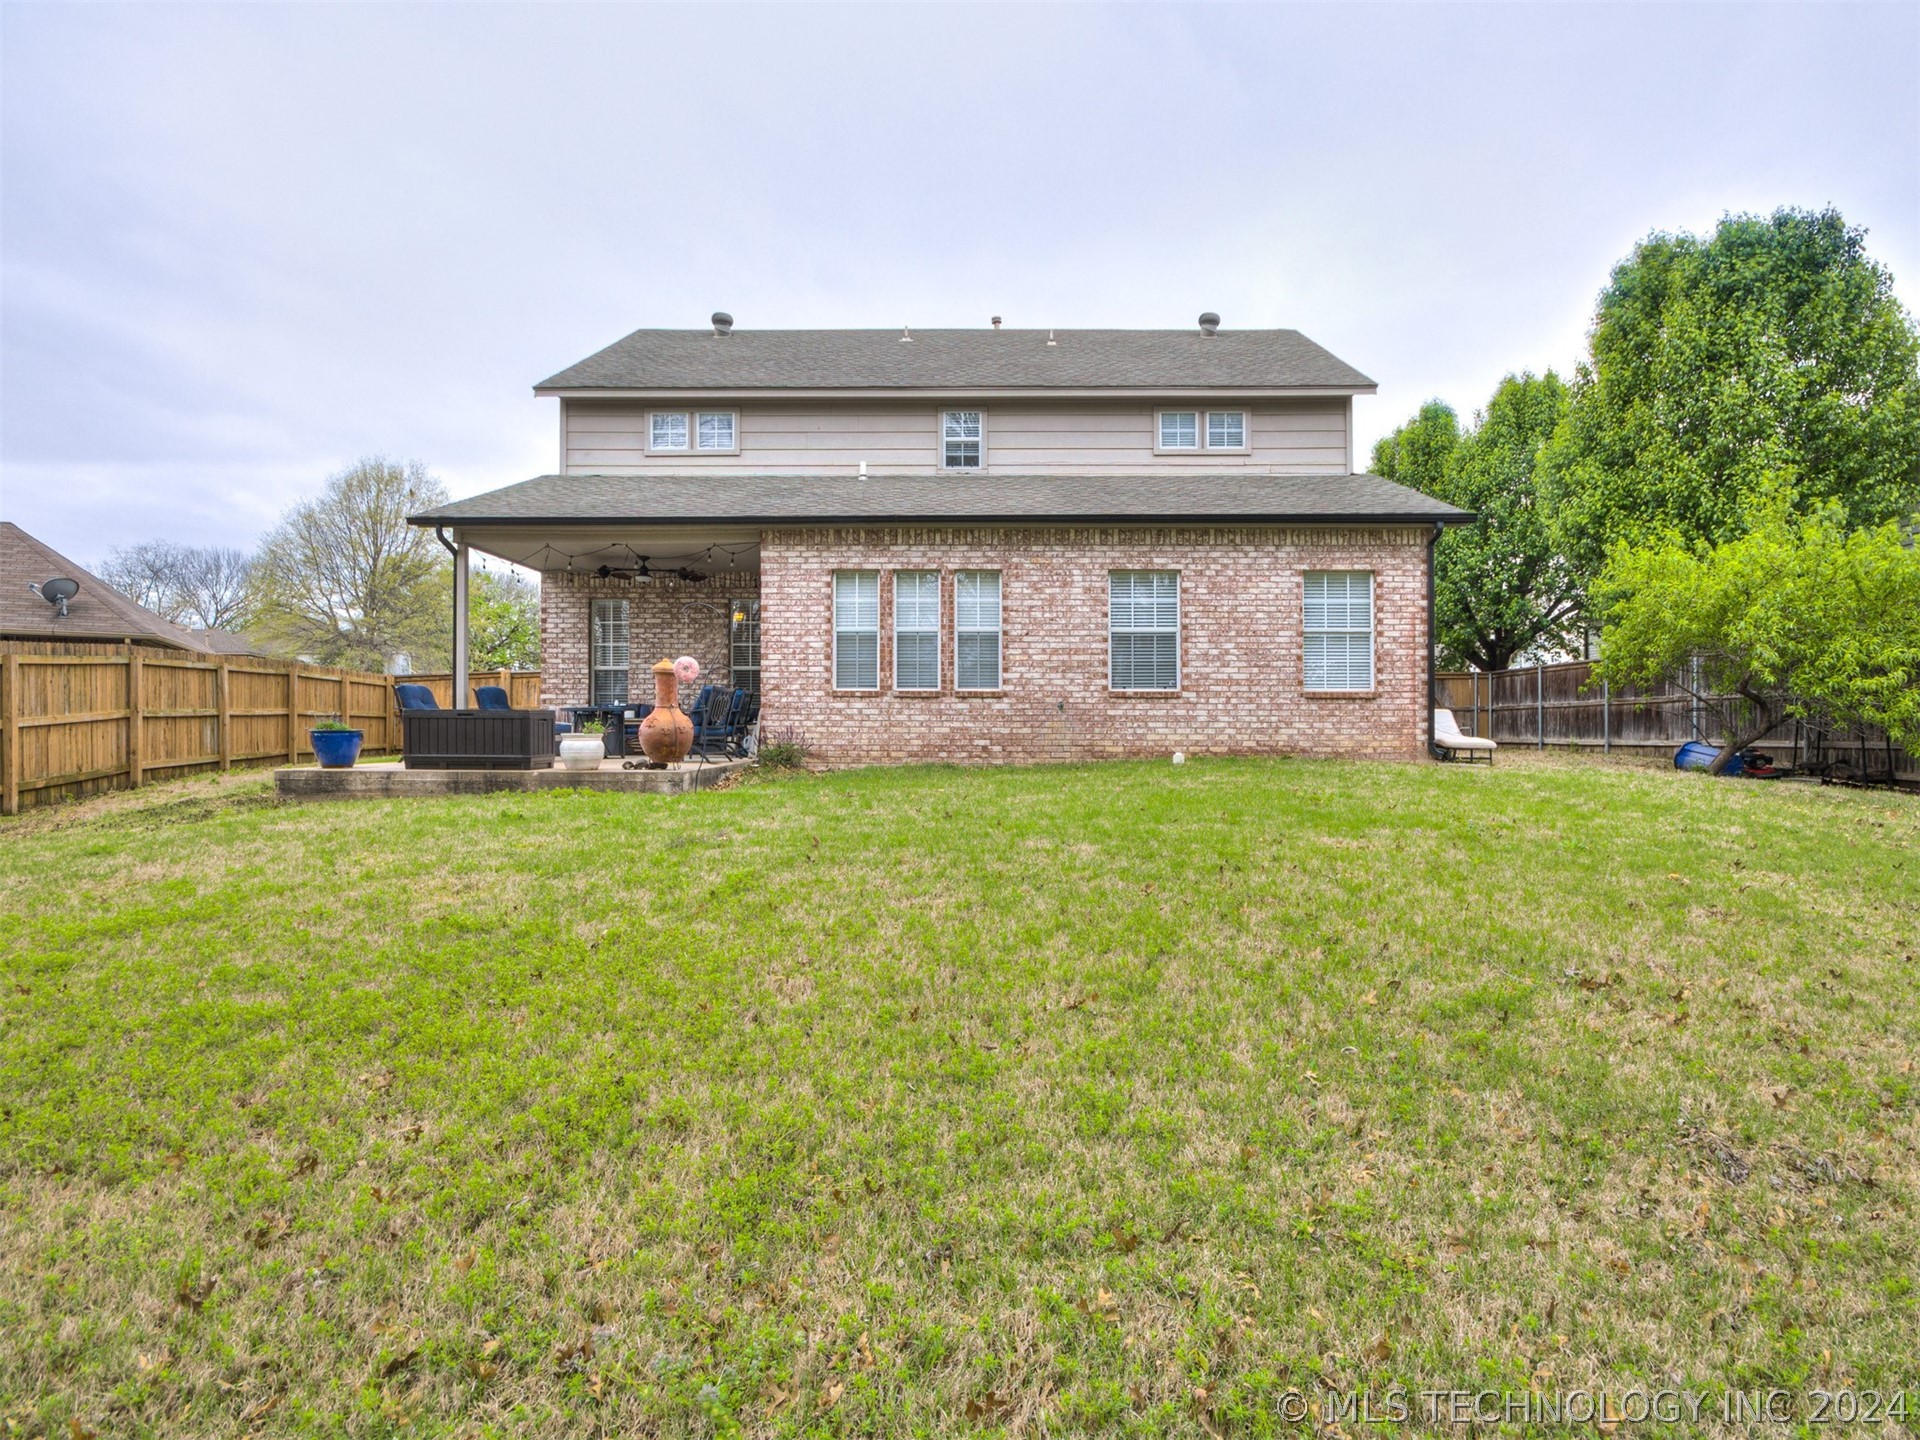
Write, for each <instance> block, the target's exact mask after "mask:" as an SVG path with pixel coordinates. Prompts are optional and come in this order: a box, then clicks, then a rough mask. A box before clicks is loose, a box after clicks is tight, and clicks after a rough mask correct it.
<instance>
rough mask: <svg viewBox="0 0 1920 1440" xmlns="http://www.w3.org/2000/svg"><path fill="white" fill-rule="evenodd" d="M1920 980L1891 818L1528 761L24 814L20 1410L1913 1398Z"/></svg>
mask: <svg viewBox="0 0 1920 1440" xmlns="http://www.w3.org/2000/svg"><path fill="white" fill-rule="evenodd" d="M1916 953H1920V802H1917V801H1916V800H1915V799H1913V798H1912V797H1902V796H1889V795H1886V794H1873V793H1863V792H1846V791H1839V790H1820V789H1812V788H1788V787H1784V786H1767V785H1763V784H1757V783H1752V782H1742V781H1718V782H1716V781H1710V780H1707V779H1705V778H1704V777H1701V776H1697V775H1679V774H1675V773H1673V772H1671V771H1658V770H1654V769H1636V768H1628V767H1622V766H1608V765H1603V764H1600V763H1597V762H1589V763H1587V764H1585V765H1581V764H1578V763H1570V762H1555V761H1537V760H1533V759H1532V758H1531V757H1520V759H1519V762H1518V763H1512V764H1509V763H1506V762H1504V761H1503V763H1502V765H1501V767H1500V768H1498V769H1496V770H1494V771H1492V772H1488V771H1486V770H1484V769H1480V770H1473V771H1469V770H1467V769H1464V768H1461V767H1444V768H1443V767H1439V766H1417V767H1413V766H1398V765H1385V764H1376V765H1346V764H1320V763H1305V762H1286V761H1276V762H1264V761H1221V760H1203V761H1199V762H1196V763H1193V764H1190V765H1187V766H1185V767H1183V768H1178V769H1176V768H1174V767H1171V766H1168V765H1165V764H1164V763H1162V764H1154V765H1149V764H1138V765H1135V764H1118V765H1101V766H1084V767H1072V768H1045V769H1000V770H953V769H940V768H922V769H902V770H873V771H862V772H848V773H839V774H833V775H828V776H824V777H810V776H804V775H802V776H794V777H791V778H784V779H755V780H753V781H750V782H749V783H746V784H743V785H740V786H738V787H737V788H734V789H732V790H727V791H721V792H713V793H701V794H697V795H692V796H687V797H683V798H673V799H663V798H657V797H647V796H602V795H589V794H581V793H568V792H554V793H547V794H542V795H519V796H508V795H501V796H492V797H482V798H468V799H447V800H429V801H398V802H366V803H334V804H319V805H308V806H296V807H289V806H281V805H277V804H275V803H273V802H272V801H271V799H270V798H269V795H268V792H267V790H266V788H265V785H264V782H262V781H259V780H257V779H239V780H234V781H229V782H224V783H220V784H208V783H200V784H188V785H179V786H174V787H170V788H166V789H163V790H160V791H155V792H151V793H150V794H146V795H143V796H142V797H139V798H138V799H133V798H126V797H123V798H121V799H118V800H114V801H107V802H93V803H90V804H89V805H85V806H80V807H76V808H74V809H71V810H68V811H65V812H58V813H53V814H48V815H41V816H37V817H33V816H30V817H28V818H26V819H23V820H20V821H17V822H7V824H6V825H5V826H0V990H3V993H0V1433H4V1434H5V1435H6V1436H19V1435H35V1434H46V1435H57V1436H59V1437H62V1440H69V1437H71V1440H80V1437H83V1436H85V1435H87V1434H90V1433H93V1434H99V1435H102V1436H108V1435H113V1436H118V1435H136V1434H156V1435H157V1434H164V1435H196V1436H220V1435H228V1436H238V1435H242V1434H256V1435H263V1436H264V1435H309V1434H324V1435H353V1436H375V1435H402V1434H406V1435H412V1434H418V1435H463V1434H474V1435H555V1436H558V1435H569V1436H571V1435H589V1434H605V1435H621V1436H634V1435H651V1434H659V1435H708V1434H733V1433H746V1434H780V1435H787V1434H792V1435H800V1434H807V1435H936V1434H939V1435H944V1434H959V1433H992V1432H995V1431H1005V1432H1006V1433H1009V1434H1013V1433H1025V1434H1028V1435H1039V1434H1046V1435H1073V1434H1092V1433H1106V1434H1116V1435H1128V1434H1134V1435H1163V1434H1190V1435H1194V1436H1223V1435H1243V1434H1265V1433H1287V1432H1292V1431H1294V1430H1296V1429H1298V1428H1300V1427H1298V1426H1296V1425H1295V1424H1293V1423H1292V1422H1291V1420H1290V1419H1289V1418H1288V1417H1289V1414H1290V1409H1289V1407H1290V1406H1291V1405H1292V1404H1293V1403H1294V1402H1293V1401H1291V1400H1290V1399H1289V1398H1288V1397H1289V1396H1290V1395H1291V1394H1296V1393H1297V1394H1300V1395H1304V1396H1310V1397H1313V1399H1314V1401H1315V1403H1316V1404H1319V1403H1321V1401H1322V1400H1323V1399H1324V1398H1325V1397H1326V1396H1328V1395H1329V1394H1339V1393H1348V1392H1351V1391H1353V1390H1357V1389H1365V1390H1367V1391H1369V1392H1371V1393H1373V1394H1375V1395H1385V1394H1386V1393H1387V1392H1388V1391H1389V1388H1390V1387H1391V1386H1393V1385H1395V1384H1399V1385H1403V1386H1405V1387H1406V1388H1407V1389H1408V1390H1409V1391H1411V1392H1415V1393H1416V1394H1417V1392H1418V1391H1420V1390H1422V1389H1449V1390H1451V1389H1459V1388H1470V1389H1475V1390H1480V1389H1509V1390H1513V1391H1516V1392H1525V1391H1527V1390H1528V1388H1529V1387H1530V1386H1533V1387H1537V1388H1540V1389H1541V1390H1542V1391H1543V1392H1546V1393H1552V1392H1559V1391H1565V1390H1568V1389H1571V1388H1574V1387H1578V1386H1589V1385H1601V1384H1604V1385H1608V1386H1612V1387H1615V1388H1617V1389H1626V1388H1631V1387H1635V1386H1639V1387H1642V1388H1657V1387H1659V1386H1686V1387H1698V1388H1701V1389H1706V1390H1709V1391H1715V1392H1717V1391H1719V1390H1721V1389H1722V1388H1724V1387H1728V1386H1737V1387H1742V1388H1756V1387H1768V1386H1779V1387H1784V1388H1788V1389H1790V1390H1793V1391H1795V1392H1796V1393H1801V1392H1805V1391H1809V1390H1813V1389H1821V1388H1826V1389H1841V1388H1846V1387H1852V1388H1855V1389H1868V1388H1873V1389H1878V1390H1880V1391H1881V1392H1883V1393H1884V1392H1890V1391H1893V1390H1895V1389H1899V1388H1901V1387H1905V1388H1906V1389H1907V1390H1909V1391H1913V1390H1915V1388H1916V1387H1917V1386H1920V1366H1916V1364H1915V1360H1914V1357H1915V1354H1916V1351H1917V1350H1920V1344H1917V1343H1916V1336H1920V1294H1916V1289H1915V1284H1916V1282H1915V1274H1916V1270H1920V1250H1917V1248H1916V1246H1917V1244H1920V1223H1917V1222H1916V1215H1915V1204H1916V1198H1917V1196H1916V1192H1917V1189H1920V1185H1917V1183H1916V1182H1920V1152H1917V1150H1916V1146H1917V1145H1920V1124H1917V1123H1916V1113H1917V1109H1920V1074H1916V1057H1917V1056H1920V984H1917V983H1916V974H1917V972H1916V965H1915V956H1916ZM1909 1403H1910V1405H1911V1407H1912V1412H1913V1413H1912V1418H1910V1419H1909V1421H1908V1422H1907V1424H1906V1426H1905V1427H1904V1428H1905V1429H1906V1431H1907V1432H1908V1433H1912V1432H1913V1431H1915V1430H1916V1429H1920V1394H1914V1395H1913V1396H1912V1397H1911V1400H1910V1402H1909ZM1321 1414H1322V1415H1323V1416H1325V1415H1326V1412H1325V1411H1324V1410H1323V1411H1322V1412H1321ZM1419 1419H1420V1415H1419V1412H1418V1411H1417V1410H1416V1412H1415V1420H1416V1422H1417V1421H1418V1420H1419ZM1709 1419H1711V1417H1709ZM1343 1425H1344V1427H1345V1429H1346V1431H1347V1433H1349V1434H1352V1433H1356V1432H1357V1431H1358V1430H1359V1429H1362V1428H1364V1427H1360V1426H1356V1425H1354V1424H1353V1423H1352V1421H1351V1420H1345V1421H1343ZM1408 1428H1413V1429H1419V1428H1423V1427H1421V1426H1419V1425H1418V1424H1417V1423H1416V1424H1415V1425H1414V1426H1412V1427H1400V1429H1399V1431H1398V1432H1397V1433H1406V1430H1407V1429H1408ZM1585 1428H1586V1429H1587V1431H1588V1432H1589V1433H1592V1431H1593V1427H1591V1426H1589V1427H1585ZM1660 1428H1661V1427H1659V1426H1638V1427H1629V1429H1630V1431H1631V1433H1634V1434H1649V1433H1657V1432H1658V1431H1659V1430H1660ZM1690 1428H1692V1429H1693V1430H1694V1431H1696V1432H1698V1431H1699V1430H1703V1429H1710V1428H1713V1427H1712V1426H1711V1425H1710V1424H1709V1423H1706V1422H1703V1423H1702V1424H1700V1425H1696V1426H1693V1427H1690ZM1902 1428H1903V1427H1902V1426H1900V1425H1899V1424H1894V1425H1891V1426H1889V1425H1885V1424H1883V1425H1881V1426H1878V1427H1876V1428H1874V1429H1873V1430H1872V1431H1871V1432H1870V1433H1873V1434H1876V1435H1887V1434H1899V1433H1901V1430H1902ZM1450 1433H1453V1434H1456V1435H1461V1434H1464V1433H1466V1432H1465V1431H1464V1430H1460V1429H1455V1430H1452V1431H1451V1432H1450ZM1775 1433H1782V1434H1784V1433H1786V1432H1785V1431H1784V1430H1781V1431H1777V1432H1775Z"/></svg>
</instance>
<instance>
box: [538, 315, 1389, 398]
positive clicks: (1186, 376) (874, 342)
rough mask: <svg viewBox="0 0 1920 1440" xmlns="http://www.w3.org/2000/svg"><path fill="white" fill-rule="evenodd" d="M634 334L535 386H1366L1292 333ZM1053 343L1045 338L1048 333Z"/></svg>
mask: <svg viewBox="0 0 1920 1440" xmlns="http://www.w3.org/2000/svg"><path fill="white" fill-rule="evenodd" d="M911 333H912V335H913V339H912V341H911V342H908V341H905V340H902V339H901V334H902V332H901V331H898V330H735V331H733V332H732V333H730V334H727V335H716V334H715V333H713V332H712V331H710V330H636V331H634V332H633V333H632V334H631V335H629V336H627V337H626V338H625V339H624V340H616V341H615V342H614V343H613V344H611V345H609V346H607V348H606V349H604V350H602V351H600V352H599V353H597V354H594V355H590V356H588V357H587V358H586V359H585V360H582V361H581V362H580V363H579V364H577V365H570V366H568V367H567V368H566V369H565V370H562V371H561V372H560V373H559V374H558V375H553V376H550V377H549V378H547V379H545V380H542V381H541V382H540V383H539V384H538V385H536V386H535V387H534V389H535V391H536V393H548V392H554V391H583V390H655V391H659V390H715V391H754V390H773V391H790V390H901V391H940V392H954V391H966V390H985V391H1022V390H1033V391H1046V390H1127V391H1151V392H1154V393H1166V392H1178V391H1182V390H1205V391H1221V390H1226V391H1238V392H1253V391H1266V390H1334V391H1339V392H1343V393H1346V392H1353V391H1360V390H1372V389H1373V388H1374V383H1373V381H1372V380H1370V379H1368V378H1367V377H1366V376H1365V375H1362V374H1361V373H1360V372H1359V371H1358V370H1356V369H1354V368H1353V367H1352V366H1351V365H1349V364H1347V363H1346V361H1344V360H1341V359H1339V358H1337V357H1336V356H1334V355H1332V354H1329V353H1328V352H1327V351H1325V350H1323V349H1321V348H1320V346H1318V345H1316V344H1314V343H1313V341H1311V340H1309V339H1308V338H1307V337H1306V336H1304V335H1302V334H1301V333H1300V332H1299V331H1298V330H1222V331H1220V332H1219V333H1217V334H1214V335H1205V334H1202V333H1201V332H1200V331H1198V330H1192V331H1187V330H1057V331H1056V330H915V331H912V332H911ZM1050 338H1051V340H1052V342H1053V343H1051V344H1049V343H1048V342H1049V339H1050Z"/></svg>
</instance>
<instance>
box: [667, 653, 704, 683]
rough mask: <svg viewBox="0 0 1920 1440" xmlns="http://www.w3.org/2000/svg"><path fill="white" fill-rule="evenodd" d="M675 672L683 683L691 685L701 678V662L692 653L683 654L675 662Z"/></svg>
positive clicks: (675, 676) (675, 675)
mask: <svg viewBox="0 0 1920 1440" xmlns="http://www.w3.org/2000/svg"><path fill="white" fill-rule="evenodd" d="M673 674H674V678H675V679H677V680H678V681H679V682H680V683H681V684H682V685H691V684H692V683H693V682H694V681H696V680H698V679H699V678H700V662H699V661H698V660H696V659H694V658H693V657H692V656H691V655H682V656H681V657H680V658H679V659H678V660H676V661H674V662H673Z"/></svg>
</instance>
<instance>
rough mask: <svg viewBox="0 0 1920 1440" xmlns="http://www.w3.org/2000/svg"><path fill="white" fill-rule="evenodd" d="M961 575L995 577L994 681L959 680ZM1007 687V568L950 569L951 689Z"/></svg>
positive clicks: (996, 690) (979, 691)
mask: <svg viewBox="0 0 1920 1440" xmlns="http://www.w3.org/2000/svg"><path fill="white" fill-rule="evenodd" d="M983 428H984V427H983ZM962 575H992V576H994V577H995V578H996V579H997V580H998V581H999V592H1000V593H999V604H998V605H997V607H996V614H995V618H994V627H993V630H992V632H991V633H992V635H993V637H994V640H995V642H996V650H997V653H998V657H999V663H998V664H996V665H995V666H994V672H995V674H997V675H998V676H999V677H1000V683H999V684H998V685H962V684H961V683H960V577H961V576H962ZM987 633H989V632H987V631H985V630H981V629H978V628H974V627H969V628H968V630H967V634H969V635H985V634H987ZM1006 688H1007V572H1006V571H1005V570H995V569H991V568H985V567H982V566H977V565H976V566H969V567H967V568H966V569H963V570H955V571H954V572H953V693H954V694H956V695H998V694H1000V693H1001V692H1003V691H1004V690H1005V689H1006Z"/></svg>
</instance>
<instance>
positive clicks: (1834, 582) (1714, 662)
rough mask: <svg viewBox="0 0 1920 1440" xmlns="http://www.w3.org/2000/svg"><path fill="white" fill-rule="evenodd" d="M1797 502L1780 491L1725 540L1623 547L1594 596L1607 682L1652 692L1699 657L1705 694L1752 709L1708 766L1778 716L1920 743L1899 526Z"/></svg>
mask: <svg viewBox="0 0 1920 1440" xmlns="http://www.w3.org/2000/svg"><path fill="white" fill-rule="evenodd" d="M1791 506H1792V497H1791V494H1790V492H1789V490H1788V488H1787V487H1786V486H1785V485H1784V484H1782V485H1780V486H1779V487H1778V488H1777V489H1775V490H1772V491H1763V492H1762V494H1761V496H1760V497H1759V498H1758V499H1757V501H1756V502H1755V504H1754V505H1753V506H1752V507H1751V508H1750V516H1749V523H1748V528H1747V529H1746V531H1745V533H1743V534H1741V535H1739V536H1738V537H1736V538H1734V539H1732V540H1727V541H1723V542H1721V543H1720V544H1718V545H1712V546H1709V545H1706V544H1704V543H1699V542H1696V543H1694V544H1691V545H1690V544H1688V543H1686V542H1685V541H1683V540H1681V539H1679V538H1678V537H1677V536H1670V537H1668V538H1666V539H1663V540H1659V541H1655V542H1652V543H1649V544H1646V545H1642V546H1638V547H1634V546H1628V545H1626V544H1624V543H1623V544H1621V545H1618V546H1616V547H1615V549H1614V552H1613V554H1612V556H1611V557H1610V558H1609V560H1608V563H1607V566H1606V568H1605V569H1604V570H1603V571H1602V573H1601V575H1600V578H1599V581H1598V583H1597V584H1596V586H1595V598H1596V600H1597V601H1598V602H1599V605H1600V607H1601V609H1602V612H1603V613H1604V615H1605V617H1606V634H1605V638H1604V643H1603V645H1602V647H1601V658H1600V665H1599V673H1600V674H1601V675H1602V676H1605V677H1606V678H1609V679H1611V680H1613V681H1614V682H1615V683H1616V684H1618V683H1621V682H1627V683H1636V684H1638V683H1646V682H1649V681H1654V680H1659V679H1662V678H1664V677H1667V676H1672V675H1682V676H1684V675H1686V674H1687V673H1689V670H1690V666H1689V662H1690V661H1697V662H1699V663H1700V665H1701V667H1702V668H1701V676H1702V679H1703V680H1704V682H1705V686H1706V690H1707V692H1718V693H1721V694H1735V695H1739V696H1741V697H1743V698H1744V699H1745V700H1746V702H1747V704H1746V706H1745V707H1744V710H1743V711H1742V713H1737V714H1734V715H1731V716H1729V717H1728V725H1727V728H1728V732H1729V733H1728V735H1727V743H1726V745H1725V747H1724V748H1723V749H1722V751H1721V753H1720V756H1719V758H1718V760H1716V761H1715V762H1714V768H1715V769H1716V770H1718V769H1720V768H1721V767H1723V766H1724V765H1725V764H1726V763H1727V761H1728V760H1729V759H1730V758H1731V757H1732V756H1733V755H1735V754H1737V753H1738V752H1739V751H1740V750H1741V749H1743V748H1744V747H1746V746H1747V745H1750V744H1752V743H1753V742H1754V741H1755V740H1758V739H1759V738H1760V737H1761V736H1762V735H1764V734H1766V733H1767V731H1768V730H1771V729H1772V728H1773V727H1774V725H1775V724H1777V723H1778V722H1779V720H1780V717H1781V715H1782V714H1783V713H1785V714H1794V715H1801V716H1806V717H1808V718H1811V719H1814V720H1816V721H1822V722H1827V723H1832V724H1838V725H1854V724H1861V723H1865V724H1870V725H1878V726H1881V727H1882V728H1884V729H1885V730H1886V731H1887V733H1888V734H1889V735H1890V736H1891V737H1892V738H1893V740H1894V741H1895V743H1897V744H1900V745H1904V746H1907V747H1908V748H1915V747H1920V550H1916V549H1915V548H1914V545H1913V539H1912V536H1911V535H1910V534H1908V533H1907V532H1906V531H1905V530H1904V529H1903V527H1901V526H1899V525H1896V524H1891V523H1890V524H1886V525H1879V526H1874V527H1871V528H1868V529H1860V530H1850V529H1849V528H1848V526H1847V523H1846V517H1845V514H1844V512H1843V511H1842V509H1841V507H1840V505H1839V504H1838V503H1837V502H1834V501H1829V502H1828V503H1826V504H1825V505H1823V506H1821V507H1819V508H1818V509H1816V510H1815V511H1814V512H1813V513H1811V514H1805V515H1797V514H1795V513H1794V512H1793V510H1792V508H1791Z"/></svg>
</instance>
